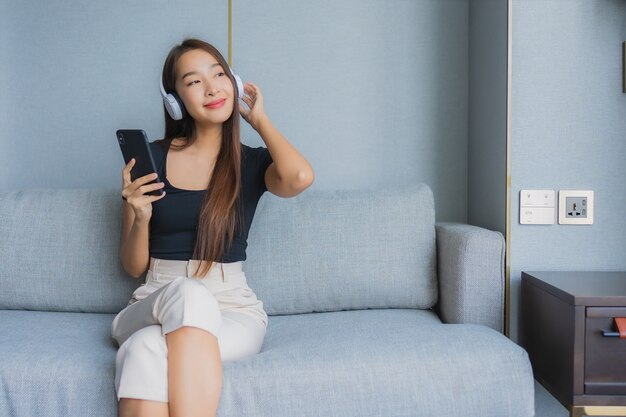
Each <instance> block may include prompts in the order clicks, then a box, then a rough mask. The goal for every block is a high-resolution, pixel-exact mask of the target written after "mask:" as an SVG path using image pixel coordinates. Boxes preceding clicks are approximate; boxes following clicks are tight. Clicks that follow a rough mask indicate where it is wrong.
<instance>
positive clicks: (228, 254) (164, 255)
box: [149, 140, 272, 263]
mask: <svg viewBox="0 0 626 417" xmlns="http://www.w3.org/2000/svg"><path fill="white" fill-rule="evenodd" d="M158 142H162V140H157V141H154V142H151V143H150V148H151V151H152V156H153V158H154V163H155V165H156V167H157V173H158V174H159V179H160V180H161V181H162V182H163V183H165V184H164V186H163V190H164V191H165V192H166V194H165V197H163V198H161V199H160V200H157V201H155V202H153V203H152V217H151V218H150V228H149V230H150V244H149V253H150V256H152V257H155V258H159V259H173V260H185V261H187V260H189V259H192V257H193V249H194V246H195V243H196V235H197V226H198V218H199V213H200V205H201V204H202V200H203V197H204V194H205V192H206V190H183V189H180V188H176V187H174V186H172V184H170V182H169V181H168V179H167V172H166V160H167V153H168V150H169V149H167V150H166V149H163V147H162V144H159V143H158ZM271 163H272V156H271V155H270V153H269V151H268V150H267V148H265V147H258V148H251V147H249V146H247V145H244V144H243V143H242V144H241V194H240V199H241V201H242V202H243V226H244V227H243V229H244V230H243V232H241V231H239V230H238V228H237V227H235V237H234V239H233V243H232V247H231V249H230V251H228V250H227V246H226V245H225V246H224V255H223V256H222V259H220V260H218V262H222V263H229V262H237V261H245V260H246V247H247V246H248V242H247V240H248V231H249V230H250V225H251V224H252V218H253V217H254V212H255V210H256V206H257V203H258V201H259V199H260V198H261V196H262V195H263V193H264V192H265V191H267V186H266V185H265V171H266V170H267V167H268V166H269V165H270V164H271ZM213 261H215V259H213Z"/></svg>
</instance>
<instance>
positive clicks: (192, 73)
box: [181, 62, 221, 80]
mask: <svg viewBox="0 0 626 417" xmlns="http://www.w3.org/2000/svg"><path fill="white" fill-rule="evenodd" d="M219 65H221V64H220V63H219V62H216V63H215V64H213V65H211V68H214V67H217V66H219ZM197 73H198V72H197V71H189V72H187V73H185V75H183V76H182V78H181V79H182V80H184V79H185V77H187V76H188V75H194V74H197Z"/></svg>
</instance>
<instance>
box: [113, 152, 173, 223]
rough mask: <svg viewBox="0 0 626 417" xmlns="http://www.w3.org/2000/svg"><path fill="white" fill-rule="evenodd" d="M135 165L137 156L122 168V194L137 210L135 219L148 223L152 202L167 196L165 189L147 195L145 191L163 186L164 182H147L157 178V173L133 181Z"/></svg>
mask: <svg viewBox="0 0 626 417" xmlns="http://www.w3.org/2000/svg"><path fill="white" fill-rule="evenodd" d="M134 165H135V158H133V159H131V160H130V162H128V164H126V166H125V167H124V169H123V170H122V187H123V188H122V196H123V197H124V198H126V202H127V203H128V204H130V205H131V206H132V208H133V210H134V211H135V221H139V222H145V223H148V222H149V221H150V218H151V217H152V202H153V201H157V200H160V199H161V198H163V197H164V196H165V191H163V194H161V195H149V194H148V195H146V194H145V193H147V192H149V191H152V190H158V189H159V188H163V185H164V184H163V183H162V182H156V183H154V184H147V183H149V182H150V181H154V180H155V179H156V178H157V174H156V173H152V174H148V175H144V176H143V177H139V178H137V179H136V180H135V181H131V177H130V171H131V169H132V168H133V166H134Z"/></svg>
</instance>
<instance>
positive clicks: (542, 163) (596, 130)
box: [510, 0, 626, 340]
mask: <svg viewBox="0 0 626 417" xmlns="http://www.w3.org/2000/svg"><path fill="white" fill-rule="evenodd" d="M624 40H626V2H624V1H623V0H605V1H587V0H552V1H532V2H531V1H517V0H515V1H514V2H513V103H512V110H513V113H512V117H513V120H512V155H513V160H512V168H511V169H512V185H511V189H512V196H511V204H512V208H511V210H512V213H511V215H512V220H511V242H510V245H511V284H512V292H511V309H512V313H513V316H512V323H511V325H512V326H511V330H512V333H511V336H512V337H513V338H514V340H517V327H518V323H517V317H518V309H519V300H518V293H519V280H520V275H521V271H523V270H624V269H626V256H624V254H625V253H626V239H624V238H625V237H626V222H625V221H624V217H623V212H624V207H626V163H625V162H624V161H625V156H626V140H625V139H626V138H625V133H626V117H625V116H624V115H626V94H623V93H622V81H621V74H622V63H621V60H622V54H621V44H622V41H624ZM526 188H528V189H534V188H539V189H544V188H545V189H554V190H555V191H557V192H558V190H566V189H584V190H585V189H590V190H593V191H594V192H595V207H594V208H595V222H594V224H593V225H591V226H574V225H559V224H558V222H557V223H555V224H554V225H546V226H528V225H520V224H519V191H520V190H521V189H526Z"/></svg>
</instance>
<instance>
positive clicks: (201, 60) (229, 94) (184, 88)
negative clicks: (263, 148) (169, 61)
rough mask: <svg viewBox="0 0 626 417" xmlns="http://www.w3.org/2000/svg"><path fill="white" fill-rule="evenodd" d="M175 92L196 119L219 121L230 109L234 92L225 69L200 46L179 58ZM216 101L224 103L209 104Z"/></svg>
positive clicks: (231, 110) (201, 122)
mask: <svg viewBox="0 0 626 417" xmlns="http://www.w3.org/2000/svg"><path fill="white" fill-rule="evenodd" d="M176 92H177V93H178V96H179V97H180V99H181V100H182V101H183V104H184V105H185V108H186V110H187V112H188V113H189V114H190V115H191V117H193V119H194V120H195V121H196V123H200V124H217V123H220V124H221V123H224V122H225V121H226V120H228V118H229V117H230V115H231V114H232V112H233V101H234V98H235V94H234V90H233V84H232V82H231V81H230V78H228V75H226V69H225V68H222V66H221V65H220V64H219V63H218V61H217V59H215V57H214V56H213V55H211V54H210V53H208V52H206V51H205V50H203V49H193V50H191V51H187V52H185V53H184V54H182V55H181V56H180V58H179V59H178V62H177V63H176ZM224 100H225V101H224ZM215 101H223V103H222V104H221V105H220V106H218V107H215V106H209V104H210V103H211V102H215ZM217 104H220V103H217Z"/></svg>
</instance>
